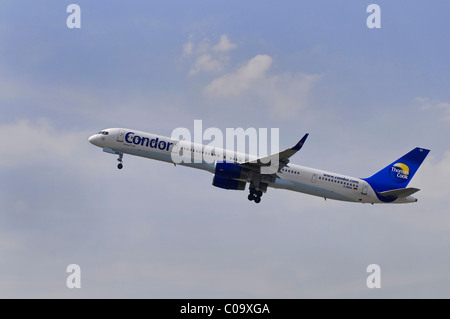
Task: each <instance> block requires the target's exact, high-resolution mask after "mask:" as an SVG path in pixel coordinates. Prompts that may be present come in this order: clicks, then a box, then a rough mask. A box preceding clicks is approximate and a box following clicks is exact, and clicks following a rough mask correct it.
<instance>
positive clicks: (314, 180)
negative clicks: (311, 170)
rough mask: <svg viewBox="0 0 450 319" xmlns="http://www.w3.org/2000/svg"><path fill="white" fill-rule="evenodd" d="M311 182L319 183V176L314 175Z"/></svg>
mask: <svg viewBox="0 0 450 319" xmlns="http://www.w3.org/2000/svg"><path fill="white" fill-rule="evenodd" d="M311 182H313V183H315V182H317V174H312V178H311Z"/></svg>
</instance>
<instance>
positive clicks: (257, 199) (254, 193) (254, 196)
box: [247, 187, 263, 203]
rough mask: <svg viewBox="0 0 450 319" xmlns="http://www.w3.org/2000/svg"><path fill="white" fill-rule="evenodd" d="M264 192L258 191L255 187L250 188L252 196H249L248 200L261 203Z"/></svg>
mask: <svg viewBox="0 0 450 319" xmlns="http://www.w3.org/2000/svg"><path fill="white" fill-rule="evenodd" d="M262 194H263V192H262V191H260V190H257V189H256V188H255V187H251V188H250V194H249V195H248V197H247V198H248V200H250V201H252V200H253V201H255V203H259V202H260V201H261V196H262Z"/></svg>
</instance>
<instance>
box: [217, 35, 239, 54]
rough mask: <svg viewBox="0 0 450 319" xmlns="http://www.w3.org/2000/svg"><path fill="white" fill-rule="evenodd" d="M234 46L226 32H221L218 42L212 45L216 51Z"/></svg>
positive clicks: (227, 49) (230, 48)
mask: <svg viewBox="0 0 450 319" xmlns="http://www.w3.org/2000/svg"><path fill="white" fill-rule="evenodd" d="M235 48H236V44H234V43H231V42H230V40H229V39H228V36H227V35H226V34H222V36H221V37H220V41H219V43H217V44H216V45H215V46H214V47H213V50H214V51H218V52H228V51H230V50H232V49H235Z"/></svg>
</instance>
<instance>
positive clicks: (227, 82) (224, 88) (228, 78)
mask: <svg viewBox="0 0 450 319" xmlns="http://www.w3.org/2000/svg"><path fill="white" fill-rule="evenodd" d="M272 61H273V59H272V58H271V57H270V56H268V55H257V56H255V57H254V58H252V59H251V60H250V61H248V62H247V63H246V64H245V65H244V66H243V67H241V68H240V69H238V70H237V71H236V72H233V73H228V74H225V75H224V76H222V77H219V78H217V79H214V80H213V81H212V82H211V83H210V84H209V85H208V86H206V88H205V93H206V94H208V95H211V96H216V97H226V96H232V95H239V94H241V93H242V92H244V91H246V90H248V89H249V88H250V87H251V85H252V84H254V83H257V82H258V81H263V80H265V79H267V77H266V75H265V73H266V71H267V70H268V69H269V68H270V66H271V64H272Z"/></svg>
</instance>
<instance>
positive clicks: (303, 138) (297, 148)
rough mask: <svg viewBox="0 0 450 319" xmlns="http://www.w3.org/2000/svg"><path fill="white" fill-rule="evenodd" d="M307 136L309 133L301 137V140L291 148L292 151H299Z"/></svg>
mask: <svg viewBox="0 0 450 319" xmlns="http://www.w3.org/2000/svg"><path fill="white" fill-rule="evenodd" d="M308 135H309V133H306V134H305V136H303V137H302V139H301V140H300V141H299V142H298V143H297V144H296V145H295V146H294V147H293V148H292V150H294V151H298V150H299V149H301V148H302V146H303V144H304V143H305V141H306V139H307V138H308Z"/></svg>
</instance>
